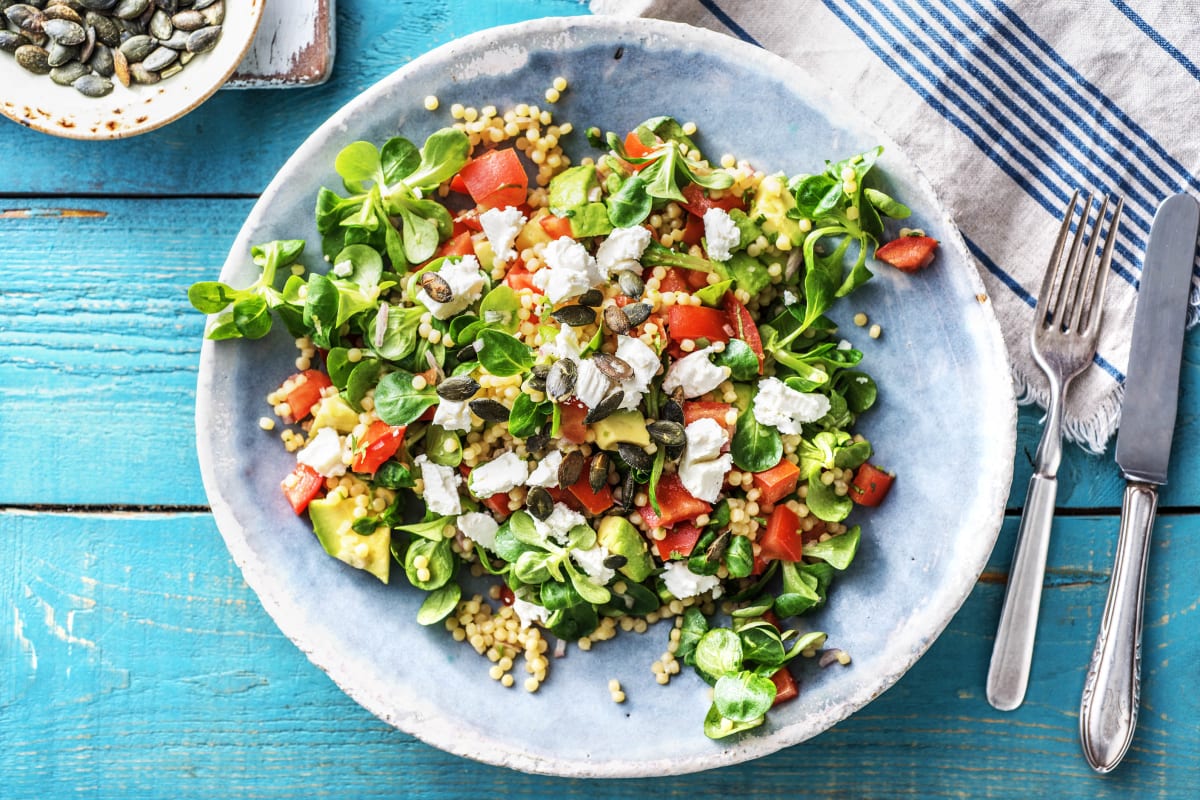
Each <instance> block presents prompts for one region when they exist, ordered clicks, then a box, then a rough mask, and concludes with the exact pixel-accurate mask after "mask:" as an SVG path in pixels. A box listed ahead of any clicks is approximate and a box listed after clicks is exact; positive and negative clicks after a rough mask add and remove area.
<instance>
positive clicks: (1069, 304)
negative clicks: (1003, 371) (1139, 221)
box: [987, 190, 1124, 711]
mask: <svg viewBox="0 0 1200 800" xmlns="http://www.w3.org/2000/svg"><path fill="white" fill-rule="evenodd" d="M1078 199H1079V191H1078V190H1076V192H1075V193H1074V194H1073V195H1071V202H1070V204H1069V205H1068V206H1067V212H1066V214H1065V215H1064V216H1063V223H1062V227H1061V228H1059V230H1058V239H1057V240H1056V241H1055V243H1054V252H1053V254H1052V255H1051V256H1050V264H1049V266H1048V267H1047V268H1046V277H1045V279H1044V280H1043V282H1042V290H1041V291H1040V292H1039V293H1038V301H1037V308H1036V309H1035V311H1034V325H1033V331H1032V332H1031V335H1030V347H1031V349H1032V351H1033V357H1034V360H1036V361H1037V363H1038V366H1040V367H1041V368H1042V371H1043V372H1045V373H1046V377H1047V378H1048V379H1049V381H1050V401H1049V403H1048V405H1047V406H1046V421H1045V427H1044V428H1043V430H1042V440H1041V442H1039V443H1038V449H1037V455H1036V457H1035V463H1034V471H1033V476H1032V477H1030V479H1029V490H1028V492H1027V494H1026V497H1025V511H1024V513H1022V514H1021V526H1020V528H1019V529H1018V530H1017V546H1016V550H1015V552H1014V554H1013V560H1012V566H1011V567H1010V569H1009V578H1008V589H1007V591H1006V592H1005V594H1004V607H1003V608H1002V609H1001V611H1000V624H999V627H998V628H997V629H996V641H995V644H994V645H993V648H992V662H991V666H990V668H989V669H988V679H987V699H988V702H989V703H991V704H992V705H993V706H995V707H996V708H998V709H1000V710H1001V711H1011V710H1013V709H1014V708H1016V707H1017V706H1019V705H1021V702H1022V701H1023V700H1024V699H1025V690H1026V688H1027V687H1028V685H1029V666H1030V663H1031V662H1032V660H1033V641H1034V637H1035V635H1036V634H1037V620H1038V610H1039V608H1040V606H1041V601H1042V581H1043V579H1044V576H1045V572H1046V552H1047V550H1048V548H1049V545H1050V526H1051V522H1052V521H1053V519H1054V499H1055V495H1056V494H1057V492H1058V478H1057V477H1056V476H1057V474H1058V465H1059V461H1060V460H1061V457H1062V417H1063V403H1064V398H1065V396H1066V392H1067V387H1068V386H1069V385H1070V383H1071V380H1072V379H1073V378H1074V377H1075V376H1077V375H1079V373H1081V372H1083V370H1084V369H1085V368H1086V367H1087V365H1088V364H1089V363H1090V362H1091V360H1092V358H1093V356H1095V354H1096V340H1097V339H1098V338H1099V335H1100V318H1101V316H1102V312H1103V305H1104V303H1103V300H1104V289H1105V286H1106V285H1107V282H1108V272H1109V266H1110V264H1111V263H1112V249H1113V241H1114V240H1115V239H1116V234H1117V226H1118V223H1119V221H1120V218H1121V208H1122V206H1123V204H1124V203H1123V201H1122V199H1121V198H1119V197H1117V198H1115V204H1114V207H1113V212H1112V220H1111V222H1110V223H1109V225H1108V229H1107V232H1106V233H1104V234H1102V231H1101V229H1102V227H1103V225H1104V222H1105V219H1104V217H1105V214H1106V212H1107V211H1108V206H1109V198H1108V197H1107V196H1106V197H1105V198H1104V199H1103V201H1102V202H1101V204H1100V209H1099V211H1098V212H1097V213H1096V216H1095V221H1094V222H1093V223H1092V224H1091V227H1090V231H1089V226H1088V220H1089V212H1090V211H1091V209H1092V195H1091V194H1088V196H1087V199H1086V200H1084V202H1083V208H1082V212H1081V216H1080V218H1079V223H1078V226H1077V228H1076V230H1075V236H1074V238H1073V239H1072V241H1071V248H1070V250H1069V252H1068V253H1067V254H1066V257H1065V258H1064V253H1063V248H1064V246H1065V245H1066V241H1067V236H1068V235H1069V234H1070V231H1071V223H1072V221H1073V220H1074V219H1075V206H1076V203H1077V201H1078ZM1101 236H1103V238H1102V241H1103V251H1102V253H1100V254H1099V255H1097V253H1096V250H1097V241H1098V240H1101Z"/></svg>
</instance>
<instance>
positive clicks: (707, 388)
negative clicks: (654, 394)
mask: <svg viewBox="0 0 1200 800" xmlns="http://www.w3.org/2000/svg"><path fill="white" fill-rule="evenodd" d="M713 352H715V351H714V349H713V347H712V346H711V345H710V346H708V347H705V348H704V349H702V350H697V351H695V352H694V353H690V354H688V355H686V356H684V357H683V358H681V359H679V360H678V361H675V362H674V363H672V364H671V367H670V368H669V369H668V370H667V377H665V378H664V379H663V384H662V388H663V391H664V392H667V393H668V394H669V393H670V392H671V391H673V390H674V389H676V388H682V389H683V395H684V397H699V396H700V395H702V394H708V393H709V392H711V391H712V390H713V389H715V388H717V387H718V386H720V385H721V383H722V382H724V380H725V379H726V378H727V377H729V368H728V367H718V366H717V365H716V364H714V363H712V362H711V361H709V360H708V356H709V354H710V353H713Z"/></svg>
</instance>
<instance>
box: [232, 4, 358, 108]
mask: <svg viewBox="0 0 1200 800" xmlns="http://www.w3.org/2000/svg"><path fill="white" fill-rule="evenodd" d="M335 7H336V3H335V2H334V0H304V1H303V2H295V0H293V1H292V2H287V3H281V2H275V3H267V5H266V7H265V8H264V9H263V18H262V22H261V23H259V26H258V33H256V34H255V35H254V41H253V42H251V43H250V49H249V50H248V51H247V52H246V57H245V58H243V59H242V63H241V64H239V65H238V68H237V71H236V72H234V73H233V76H232V77H231V78H230V79H229V80H228V81H227V82H226V83H225V86H223V87H222V88H224V89H270V88H287V87H298V86H316V85H318V84H322V83H324V82H325V81H327V80H329V75H330V73H331V72H332V71H333V59H334V54H335V52H336V50H337V47H336V33H335V29H336V27H337V24H336V19H335V17H334V9H335Z"/></svg>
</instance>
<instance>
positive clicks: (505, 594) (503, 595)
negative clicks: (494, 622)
mask: <svg viewBox="0 0 1200 800" xmlns="http://www.w3.org/2000/svg"><path fill="white" fill-rule="evenodd" d="M516 599H517V596H516V595H515V594H513V590H512V589H510V588H508V584H506V583H502V584H500V602H501V603H503V604H504V605H506V606H511V605H512V604H513V601H514V600H516Z"/></svg>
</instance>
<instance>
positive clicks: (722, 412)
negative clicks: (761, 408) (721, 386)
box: [683, 400, 737, 436]
mask: <svg viewBox="0 0 1200 800" xmlns="http://www.w3.org/2000/svg"><path fill="white" fill-rule="evenodd" d="M731 408H733V406H731V405H730V404H729V403H714V402H712V401H710V400H684V401H683V424H684V425H691V424H692V423H693V422H695V421H696V420H698V419H706V418H707V419H711V420H716V421H717V423H719V424H720V425H721V427H722V428H724V429H725V430H726V431H727V432H728V433H729V435H730V436H733V430H734V428H736V427H737V424H736V423H731V422H730V421H729V419H728V417H729V410H730V409H731Z"/></svg>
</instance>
